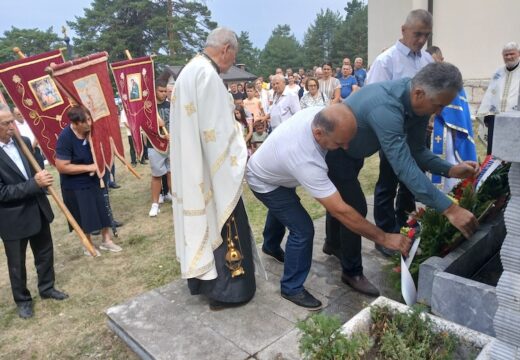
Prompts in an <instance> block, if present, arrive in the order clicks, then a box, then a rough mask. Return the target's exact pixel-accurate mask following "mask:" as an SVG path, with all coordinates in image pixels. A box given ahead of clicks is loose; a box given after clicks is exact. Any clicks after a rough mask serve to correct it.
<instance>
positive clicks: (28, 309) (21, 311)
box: [17, 301, 34, 319]
mask: <svg viewBox="0 0 520 360" xmlns="http://www.w3.org/2000/svg"><path fill="white" fill-rule="evenodd" d="M17 306H18V316H20V317H21V318H22V319H29V318H32V317H33V315H34V313H33V309H32V301H28V302H24V303H20V304H17Z"/></svg>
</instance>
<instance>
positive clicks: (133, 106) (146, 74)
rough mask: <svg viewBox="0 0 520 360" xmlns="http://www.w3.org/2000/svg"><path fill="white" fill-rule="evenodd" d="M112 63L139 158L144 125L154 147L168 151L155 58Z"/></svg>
mask: <svg viewBox="0 0 520 360" xmlns="http://www.w3.org/2000/svg"><path fill="white" fill-rule="evenodd" d="M110 67H111V68H112V72H113V74H114V79H115V80H116V85H117V90H118V91H119V95H120V96H121V101H122V103H123V108H124V110H125V113H126V117H127V118H128V126H129V127H130V131H131V133H132V138H133V140H134V146H135V152H136V153H137V156H138V158H141V156H142V155H143V141H142V137H141V129H142V130H143V131H144V133H145V134H146V136H147V137H148V139H149V140H150V143H151V144H152V145H153V147H154V148H155V149H156V150H157V151H159V152H163V153H165V152H166V151H167V150H168V140H167V139H165V138H163V137H161V135H159V126H158V123H157V104H156V102H155V79H154V66H153V60H152V58H151V57H149V56H146V57H141V58H137V59H132V60H126V61H120V62H117V63H112V64H111V65H110ZM165 120H166V121H167V120H168V119H165Z"/></svg>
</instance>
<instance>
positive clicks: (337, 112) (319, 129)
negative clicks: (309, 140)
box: [312, 103, 357, 150]
mask: <svg viewBox="0 0 520 360" xmlns="http://www.w3.org/2000/svg"><path fill="white" fill-rule="evenodd" d="M312 132H313V135H314V138H315V139H316V141H317V142H318V144H319V145H320V146H321V147H322V148H324V149H327V150H335V149H338V148H340V147H341V148H343V149H347V148H348V143H349V142H350V141H351V140H352V138H353V137H354V136H355V135H356V132H357V122H356V117H355V116H354V113H353V112H352V110H350V108H349V107H348V106H347V105H345V104H343V103H340V104H333V105H330V106H328V107H326V108H325V109H323V110H321V111H320V112H319V113H317V114H316V116H315V117H314V120H313V121H312Z"/></svg>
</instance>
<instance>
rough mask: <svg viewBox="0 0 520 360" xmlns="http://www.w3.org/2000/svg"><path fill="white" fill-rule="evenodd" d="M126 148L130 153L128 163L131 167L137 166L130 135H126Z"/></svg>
mask: <svg viewBox="0 0 520 360" xmlns="http://www.w3.org/2000/svg"><path fill="white" fill-rule="evenodd" d="M128 146H129V152H130V162H131V163H132V165H135V164H137V158H136V156H135V148H134V139H133V138H132V135H128Z"/></svg>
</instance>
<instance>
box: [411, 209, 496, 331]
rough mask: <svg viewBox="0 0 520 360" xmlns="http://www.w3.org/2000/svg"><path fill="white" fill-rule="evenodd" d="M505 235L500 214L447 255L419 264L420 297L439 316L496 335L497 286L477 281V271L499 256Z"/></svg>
mask: <svg viewBox="0 0 520 360" xmlns="http://www.w3.org/2000/svg"><path fill="white" fill-rule="evenodd" d="M504 237H505V225H504V219H503V217H502V216H499V217H498V218H496V219H494V220H493V221H490V222H488V223H485V224H482V225H481V227H480V228H479V230H478V231H477V232H476V233H475V234H474V235H473V236H472V237H471V238H470V239H468V240H466V241H465V242H463V243H462V244H461V245H460V246H459V247H458V248H457V249H455V250H453V251H452V252H450V253H449V254H448V255H446V256H445V257H443V258H440V257H431V258H429V259H428V260H426V261H425V262H423V263H422V264H421V265H420V267H419V284H418V294H417V297H418V301H419V302H421V303H423V304H426V305H429V306H431V311H432V313H434V314H435V315H437V316H440V317H442V318H444V319H447V320H450V321H453V322H455V323H457V324H460V325H463V326H466V327H469V328H470V329H473V330H476V331H479V332H482V333H485V334H488V335H491V336H494V335H495V331H494V328H493V318H494V316H495V312H496V310H497V307H498V302H497V295H496V288H495V286H494V284H486V283H484V282H482V281H477V280H476V277H475V274H476V273H478V271H479V269H481V268H482V267H483V266H484V265H485V264H487V263H488V262H490V260H492V259H493V258H494V257H496V256H497V254H498V253H499V251H500V247H501V245H502V241H503V239H504ZM475 314H478V316H475Z"/></svg>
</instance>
